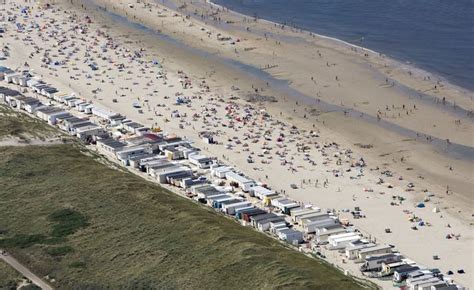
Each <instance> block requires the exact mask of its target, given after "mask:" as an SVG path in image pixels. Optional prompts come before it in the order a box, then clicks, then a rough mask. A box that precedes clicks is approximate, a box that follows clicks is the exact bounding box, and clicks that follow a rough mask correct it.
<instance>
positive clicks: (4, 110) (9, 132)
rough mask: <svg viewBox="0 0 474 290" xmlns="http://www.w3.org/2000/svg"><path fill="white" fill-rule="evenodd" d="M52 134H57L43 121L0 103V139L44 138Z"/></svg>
mask: <svg viewBox="0 0 474 290" xmlns="http://www.w3.org/2000/svg"><path fill="white" fill-rule="evenodd" d="M53 134H56V135H57V134H58V131H56V130H54V128H52V127H51V126H48V125H47V124H46V123H45V122H42V121H41V120H38V119H34V118H31V117H29V116H27V115H25V114H22V113H20V112H17V111H14V110H12V109H10V108H9V107H7V106H5V105H0V139H1V138H3V137H17V138H20V139H23V140H26V139H29V138H30V137H35V138H44V137H47V136H50V135H53Z"/></svg>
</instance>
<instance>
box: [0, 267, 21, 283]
mask: <svg viewBox="0 0 474 290" xmlns="http://www.w3.org/2000/svg"><path fill="white" fill-rule="evenodd" d="M21 280H22V275H21V274H20V273H18V272H17V271H16V270H15V269H13V268H12V267H11V266H10V265H8V264H7V263H5V262H4V261H3V260H0V289H1V290H7V289H8V290H10V289H16V285H18V283H19V282H20V281H21Z"/></svg>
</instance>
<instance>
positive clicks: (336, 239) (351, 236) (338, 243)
mask: <svg viewBox="0 0 474 290" xmlns="http://www.w3.org/2000/svg"><path fill="white" fill-rule="evenodd" d="M358 240H360V236H359V235H358V234H356V233H344V234H338V235H333V236H330V237H329V238H328V243H329V245H330V249H331V250H336V249H343V248H345V247H346V246H347V245H348V244H349V243H351V242H354V241H358Z"/></svg>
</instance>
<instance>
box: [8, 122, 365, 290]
mask: <svg viewBox="0 0 474 290" xmlns="http://www.w3.org/2000/svg"><path fill="white" fill-rule="evenodd" d="M0 121H1V118H0ZM82 150H83V149H82V148H78V147H77V146H76V145H53V146H26V147H0V188H1V189H0V247H5V248H7V249H8V250H9V252H11V253H12V254H13V255H14V256H15V257H16V258H17V259H18V260H20V261H21V262H23V263H24V264H26V265H27V266H28V267H30V268H31V269H33V271H35V272H36V273H37V274H38V275H39V276H46V275H49V276H50V277H51V278H54V279H55V280H56V281H57V282H56V283H55V286H56V287H57V288H60V289H73V288H74V289H85V288H87V289H104V288H107V289H118V288H120V289H137V288H139V289H158V288H167V289H169V288H172V289H175V288H179V289H226V288H227V289H237V288H239V289H241V288H247V289H274V288H291V289H359V288H361V287H360V285H358V284H356V283H355V282H354V281H353V280H352V279H350V278H348V277H345V276H344V275H342V274H341V273H340V272H338V271H337V270H335V269H333V268H332V267H329V266H328V265H326V264H324V263H323V262H320V261H318V260H315V259H311V258H308V257H306V256H304V255H302V254H300V253H297V252H295V251H293V250H289V249H287V248H286V247H285V246H283V245H282V244H280V243H279V242H277V241H275V240H273V239H271V238H268V237H267V236H265V235H263V234H259V233H256V232H255V231H253V230H251V229H249V228H244V227H242V226H240V225H238V224H237V223H235V222H233V221H231V220H229V219H226V218H223V217H221V216H219V215H218V214H216V213H215V212H214V211H212V210H210V209H208V208H205V207H203V206H199V205H197V204H194V203H192V202H190V201H188V200H185V199H184V198H181V197H178V196H176V195H175V194H173V193H171V192H168V191H166V190H165V189H163V188H161V187H159V186H157V185H155V184H152V183H150V182H147V181H145V180H143V179H141V178H139V177H137V176H135V175H133V174H131V173H127V172H124V171H119V170H114V169H111V168H110V167H108V166H106V165H104V164H103V163H100V162H98V161H97V160H96V159H94V158H93V157H90V156H86V155H84V154H83V153H82V152H81V151H82ZM1 278H2V277H1V276H0V279H1Z"/></svg>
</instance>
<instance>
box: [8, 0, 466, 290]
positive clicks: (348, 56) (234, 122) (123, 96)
mask: <svg viewBox="0 0 474 290" xmlns="http://www.w3.org/2000/svg"><path fill="white" fill-rule="evenodd" d="M94 3H96V4H94ZM94 3H92V2H89V1H85V2H78V1H72V2H69V1H64V2H60V3H55V4H54V5H53V8H50V9H40V8H39V5H38V6H34V8H32V9H34V10H33V12H32V13H35V14H37V15H40V17H39V18H37V19H36V20H35V21H33V22H35V23H37V25H38V27H40V29H36V28H38V27H31V26H27V27H25V28H24V29H31V33H28V34H25V35H18V34H17V33H16V32H15V31H13V30H11V29H10V30H7V32H6V33H5V35H4V37H3V38H2V39H1V42H2V45H3V46H8V47H9V49H8V52H9V54H10V56H9V57H8V58H6V59H5V60H3V61H1V62H0V64H1V65H5V66H9V67H11V68H27V69H29V70H31V71H33V72H34V73H35V74H38V75H41V76H42V78H43V79H45V80H47V81H48V82H49V83H51V84H54V85H55V86H56V87H58V88H60V89H61V90H62V91H73V92H75V93H76V95H77V96H80V97H81V98H84V99H85V100H88V101H91V102H92V103H94V104H99V105H101V106H103V107H106V108H109V109H111V110H114V111H116V112H119V113H122V114H124V115H126V116H128V117H129V118H132V119H134V120H137V121H139V122H141V123H143V124H146V125H148V126H150V127H160V128H161V129H162V130H163V131H165V132H173V133H176V134H179V135H182V136H187V137H188V138H190V139H191V140H193V141H194V142H195V145H196V146H198V147H199V148H201V149H202V151H203V152H205V153H206V154H208V155H210V156H214V157H217V158H221V159H223V160H225V161H226V162H228V163H229V164H232V165H234V166H235V167H236V168H239V169H240V170H242V171H243V172H245V173H246V174H247V175H249V176H250V177H252V178H254V179H255V180H258V181H261V182H263V183H265V184H268V185H269V186H271V187H272V188H273V189H275V190H277V191H279V192H284V194H285V195H287V196H289V197H291V198H294V199H295V200H299V201H301V202H304V203H306V204H314V205H316V206H318V207H321V208H324V209H335V210H336V211H340V217H341V218H349V219H351V217H350V216H348V215H347V214H345V213H344V211H342V210H343V209H353V208H354V207H360V208H361V209H362V211H363V213H364V215H365V216H366V217H367V218H363V219H354V220H352V219H351V222H352V223H354V224H355V225H356V226H357V227H358V228H359V229H361V230H362V231H363V232H364V233H367V234H369V235H371V236H373V237H374V238H376V240H377V242H381V243H382V242H383V243H387V244H394V245H396V248H397V249H398V250H399V251H400V252H402V253H403V254H405V255H407V256H408V257H410V258H411V259H413V260H416V261H418V262H420V263H422V264H425V265H427V266H428V265H430V266H432V267H437V268H440V269H441V270H442V272H446V271H448V270H452V271H456V270H457V269H461V268H462V269H464V270H465V271H466V274H455V275H454V276H453V277H452V278H453V279H454V280H455V281H456V282H459V283H461V284H462V285H466V286H469V287H472V286H474V284H473V278H472V277H473V275H472V271H474V267H473V262H472V253H473V252H472V248H473V247H472V246H473V242H472V238H473V232H472V223H473V216H472V184H473V181H474V180H473V174H472V172H473V171H472V169H473V168H472V162H473V159H474V156H473V155H472V152H473V149H472V148H473V145H474V144H473V141H474V140H473V138H472V132H473V124H472V109H473V103H472V97H473V95H472V92H470V91H465V90H462V89H459V88H457V87H454V86H450V85H448V84H444V83H438V82H437V81H436V80H428V79H426V78H425V79H424V76H423V75H418V74H417V73H416V72H410V71H408V70H407V69H406V67H403V66H397V65H396V64H395V62H394V61H392V60H390V59H387V58H385V57H384V56H380V55H378V54H377V53H375V52H370V51H366V50H363V49H360V48H356V47H350V46H346V45H341V44H340V43H338V42H337V41H334V40H332V39H325V38H321V37H317V36H314V35H309V34H308V33H305V32H301V31H295V30H293V29H291V28H288V27H285V28H282V27H278V26H277V25H275V24H273V23H269V22H266V21H253V20H252V19H249V18H246V20H245V21H243V20H242V19H241V18H240V17H242V16H240V15H237V14H234V13H232V12H228V11H222V9H221V8H218V7H216V6H212V5H211V4H209V3H204V2H200V1H196V2H195V3H193V4H192V5H190V4H189V3H188V5H187V6H185V7H183V9H181V10H180V11H178V12H176V11H173V10H170V9H169V8H166V7H163V6H160V5H158V4H155V3H154V2H151V1H150V2H148V1H140V2H136V3H133V5H132V4H130V3H129V2H127V1H107V0H98V1H94ZM96 5H99V6H100V7H103V8H102V9H98V6H96ZM179 6H182V4H181V3H180V2H179V1H178V3H177V4H176V7H179ZM5 9H11V10H12V11H14V10H17V9H18V7H15V4H14V2H9V3H8V4H7V6H6V8H5ZM217 9H219V11H218V10H217ZM65 11H67V12H66V13H65ZM194 11H196V12H194ZM111 13H114V14H111ZM181 13H182V14H181ZM201 14H202V15H203V16H202V17H201V16H200V15H201ZM187 15H194V16H193V17H191V16H187ZM211 15H212V16H211ZM198 18H201V19H200V20H199V19H198ZM127 19H129V21H130V22H133V23H134V24H133V23H132V24H131V23H127V22H126V21H127ZM213 19H220V21H219V20H218V21H213ZM18 22H24V23H26V24H28V23H31V19H27V18H25V19H21V18H19V19H18ZM71 23H72V24H71ZM138 23H139V24H140V25H137V24H138ZM26 24H25V25H26ZM29 27H31V28H29ZM45 58H46V59H49V61H45ZM56 62H57V63H56ZM92 63H94V66H96V67H97V70H91V67H90V65H91V64H92ZM25 64H26V66H25ZM177 97H184V98H186V99H189V100H190V102H189V103H188V104H186V105H180V106H175V103H176V98H177ZM134 103H138V104H139V106H140V109H139V110H138V109H137V108H135V107H134V105H133V104H134ZM204 131H206V132H212V133H213V134H215V135H216V137H215V138H216V140H217V143H218V144H217V145H209V144H205V143H204V142H202V140H201V138H200V137H199V133H200V132H204ZM360 158H363V160H364V162H366V163H367V164H368V165H367V167H366V168H365V169H364V170H363V171H355V170H351V168H352V167H351V164H352V163H354V162H355V161H357V160H359V159H360ZM249 159H252V161H253V162H251V163H250V162H248V160H249ZM290 184H296V185H297V189H293V188H291V187H290ZM410 184H412V185H413V186H409V185H410ZM397 196H401V197H403V199H404V201H403V202H397V201H396V199H395V198H394V197H397ZM420 202H424V203H425V204H426V207H425V208H419V207H416V205H417V204H418V203H420ZM435 207H436V208H438V209H439V211H433V209H434V208H435ZM412 214H414V215H416V216H419V217H422V219H423V220H424V221H428V222H429V224H430V225H431V226H424V227H419V228H418V230H416V231H415V230H413V229H412V226H413V222H411V221H409V220H408V216H409V215H412ZM387 228H390V229H391V230H392V231H393V233H391V234H388V233H386V231H385V229H387ZM449 234H454V235H456V236H457V235H459V238H457V239H446V236H447V235H449ZM428 245H429V246H428ZM434 255H438V256H439V257H441V259H440V260H436V261H435V260H433V256H434ZM333 259H335V261H339V263H340V262H341V258H340V257H339V256H337V255H336V257H333Z"/></svg>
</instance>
